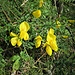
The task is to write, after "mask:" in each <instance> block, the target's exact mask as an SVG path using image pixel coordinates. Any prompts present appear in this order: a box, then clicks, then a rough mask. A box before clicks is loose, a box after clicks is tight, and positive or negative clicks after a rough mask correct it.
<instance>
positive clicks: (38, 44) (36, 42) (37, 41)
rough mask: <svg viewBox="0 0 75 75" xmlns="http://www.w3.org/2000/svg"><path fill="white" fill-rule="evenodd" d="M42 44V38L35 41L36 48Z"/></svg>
mask: <svg viewBox="0 0 75 75" xmlns="http://www.w3.org/2000/svg"><path fill="white" fill-rule="evenodd" d="M40 45H41V40H40V39H37V40H36V41H35V46H36V48H39V47H40Z"/></svg>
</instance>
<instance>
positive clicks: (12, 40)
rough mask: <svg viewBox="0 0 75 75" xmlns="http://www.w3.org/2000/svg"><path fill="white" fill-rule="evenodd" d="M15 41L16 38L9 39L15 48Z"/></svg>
mask: <svg viewBox="0 0 75 75" xmlns="http://www.w3.org/2000/svg"><path fill="white" fill-rule="evenodd" d="M17 39H18V37H14V38H11V44H12V46H15V45H16V44H17Z"/></svg>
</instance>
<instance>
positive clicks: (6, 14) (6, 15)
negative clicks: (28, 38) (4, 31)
mask: <svg viewBox="0 0 75 75" xmlns="http://www.w3.org/2000/svg"><path fill="white" fill-rule="evenodd" d="M3 13H4V14H5V16H6V18H7V20H8V21H9V22H11V19H10V18H9V17H8V15H7V13H6V12H5V11H4V10H3Z"/></svg>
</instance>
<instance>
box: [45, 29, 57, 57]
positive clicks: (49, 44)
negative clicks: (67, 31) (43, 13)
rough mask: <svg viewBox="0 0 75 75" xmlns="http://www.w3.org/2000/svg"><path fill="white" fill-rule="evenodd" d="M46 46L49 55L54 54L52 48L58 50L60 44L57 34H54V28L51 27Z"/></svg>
mask: <svg viewBox="0 0 75 75" xmlns="http://www.w3.org/2000/svg"><path fill="white" fill-rule="evenodd" d="M44 47H46V52H47V54H48V55H50V56H51V55H52V50H54V51H58V46H57V42H56V36H55V35H54V30H53V29H52V28H51V29H50V30H49V31H48V34H47V42H46V43H45V44H44Z"/></svg>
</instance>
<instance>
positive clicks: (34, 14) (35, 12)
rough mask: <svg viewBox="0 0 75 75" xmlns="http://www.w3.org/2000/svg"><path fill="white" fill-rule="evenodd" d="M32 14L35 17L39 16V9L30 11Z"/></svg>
mask: <svg viewBox="0 0 75 75" xmlns="http://www.w3.org/2000/svg"><path fill="white" fill-rule="evenodd" d="M32 15H33V16H34V17H36V18H39V17H40V16H41V11H40V10H36V11H34V12H33V13H32Z"/></svg>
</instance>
